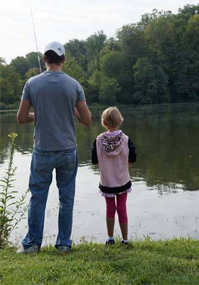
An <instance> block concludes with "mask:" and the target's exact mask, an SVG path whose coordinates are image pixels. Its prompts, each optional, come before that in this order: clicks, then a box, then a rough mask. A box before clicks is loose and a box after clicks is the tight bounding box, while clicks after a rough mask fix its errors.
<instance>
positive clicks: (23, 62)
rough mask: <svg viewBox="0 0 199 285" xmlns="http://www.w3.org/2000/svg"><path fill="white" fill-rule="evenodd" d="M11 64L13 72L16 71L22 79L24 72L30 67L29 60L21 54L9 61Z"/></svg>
mask: <svg viewBox="0 0 199 285" xmlns="http://www.w3.org/2000/svg"><path fill="white" fill-rule="evenodd" d="M11 66H13V67H14V69H15V72H17V73H18V74H19V75H20V77H21V78H22V79H24V78H25V74H26V72H27V71H28V69H29V68H30V65H29V62H28V61H27V59H26V58H25V57H23V56H18V57H16V58H15V59H13V60H12V61H11Z"/></svg>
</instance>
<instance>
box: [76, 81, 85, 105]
mask: <svg viewBox="0 0 199 285" xmlns="http://www.w3.org/2000/svg"><path fill="white" fill-rule="evenodd" d="M79 101H86V96H85V94H84V90H83V88H82V86H81V85H80V84H79V83H78V87H77V102H79Z"/></svg>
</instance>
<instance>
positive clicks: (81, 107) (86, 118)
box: [74, 101, 91, 127]
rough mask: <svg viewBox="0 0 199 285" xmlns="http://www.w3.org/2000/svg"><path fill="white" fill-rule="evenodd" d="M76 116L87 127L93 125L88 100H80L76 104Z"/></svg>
mask: <svg viewBox="0 0 199 285" xmlns="http://www.w3.org/2000/svg"><path fill="white" fill-rule="evenodd" d="M74 116H75V117H76V118H77V119H78V121H79V122H80V123H82V124H83V125H84V126H86V127H90V125H91V112H90V111H89V109H88V106H87V103H86V101H79V102H77V104H76V108H75V111H74Z"/></svg>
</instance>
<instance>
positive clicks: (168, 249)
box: [0, 239, 199, 285]
mask: <svg viewBox="0 0 199 285" xmlns="http://www.w3.org/2000/svg"><path fill="white" fill-rule="evenodd" d="M0 283H1V284H161V285H163V284H174V285H176V284H180V285H182V284H199V241H195V240H191V239H173V240H168V241H151V240H149V239H146V240H145V241H135V242H132V243H131V244H130V246H129V247H125V246H122V245H120V244H119V243H116V245H115V246H108V247H107V246H104V245H102V244H92V243H88V244H86V243H83V244H79V245H75V246H74V247H73V251H72V253H71V254H68V255H60V254H58V252H57V250H56V249H54V248H53V247H49V248H42V250H41V252H40V253H39V254H31V255H24V254H16V253H15V250H14V249H11V248H10V249H9V248H7V249H4V250H2V251H0Z"/></svg>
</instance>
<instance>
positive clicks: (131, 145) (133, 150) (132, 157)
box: [128, 138, 137, 162]
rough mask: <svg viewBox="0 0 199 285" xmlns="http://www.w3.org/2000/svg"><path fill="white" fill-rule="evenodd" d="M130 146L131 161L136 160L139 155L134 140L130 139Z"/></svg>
mask: <svg viewBox="0 0 199 285" xmlns="http://www.w3.org/2000/svg"><path fill="white" fill-rule="evenodd" d="M128 147H129V162H136V157H137V153H136V151H135V150H136V148H135V146H134V144H133V142H132V141H131V140H130V138H129V140H128Z"/></svg>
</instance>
